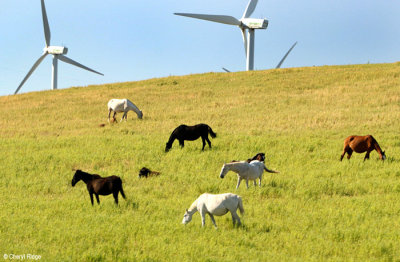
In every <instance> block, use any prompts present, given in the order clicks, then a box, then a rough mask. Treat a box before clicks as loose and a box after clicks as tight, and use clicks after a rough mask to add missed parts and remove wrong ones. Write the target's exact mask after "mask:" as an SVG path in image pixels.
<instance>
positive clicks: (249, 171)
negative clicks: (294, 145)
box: [219, 160, 279, 189]
mask: <svg viewBox="0 0 400 262" xmlns="http://www.w3.org/2000/svg"><path fill="white" fill-rule="evenodd" d="M264 170H265V171H267V172H269V173H279V172H278V171H274V170H269V169H268V168H267V167H266V166H265V165H264V163H263V162H260V161H258V160H253V161H251V162H250V163H248V162H246V161H240V162H233V163H226V164H224V165H223V166H222V169H221V173H220V175H219V177H220V178H224V177H225V175H226V173H228V172H229V171H233V172H235V173H237V176H238V182H237V185H236V189H238V188H239V185H240V182H241V181H242V180H243V179H246V187H247V188H249V180H253V183H254V186H255V185H256V179H257V178H258V179H260V181H259V183H258V185H259V186H260V187H261V179H262V175H263V172H264Z"/></svg>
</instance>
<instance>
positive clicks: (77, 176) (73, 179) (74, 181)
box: [71, 169, 82, 186]
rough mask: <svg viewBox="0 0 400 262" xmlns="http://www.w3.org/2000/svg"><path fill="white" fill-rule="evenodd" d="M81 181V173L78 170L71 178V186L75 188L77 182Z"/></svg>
mask: <svg viewBox="0 0 400 262" xmlns="http://www.w3.org/2000/svg"><path fill="white" fill-rule="evenodd" d="M81 179H82V171H81V170H79V169H78V170H76V171H75V174H74V177H73V178H72V181H71V185H72V186H75V185H76V183H78V182H79V180H81Z"/></svg>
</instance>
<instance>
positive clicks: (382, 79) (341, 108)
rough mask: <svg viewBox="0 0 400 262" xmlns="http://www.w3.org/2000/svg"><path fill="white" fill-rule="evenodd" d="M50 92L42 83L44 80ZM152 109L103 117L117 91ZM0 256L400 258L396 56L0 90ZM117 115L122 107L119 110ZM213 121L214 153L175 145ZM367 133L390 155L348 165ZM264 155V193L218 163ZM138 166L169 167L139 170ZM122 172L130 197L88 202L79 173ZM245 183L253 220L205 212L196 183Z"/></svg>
mask: <svg viewBox="0 0 400 262" xmlns="http://www.w3.org/2000/svg"><path fill="white" fill-rule="evenodd" d="M43 88H45V87H43ZM125 97H126V98H129V99H131V100H132V101H133V102H134V103H135V104H136V105H137V106H138V107H139V108H140V109H141V110H142V111H143V113H144V118H143V120H139V119H137V117H136V114H134V113H133V112H130V113H129V114H128V121H127V122H123V123H118V124H111V125H109V124H107V125H106V126H105V127H100V126H99V125H100V124H102V123H107V115H108V112H107V102H108V100H109V99H111V98H125ZM0 114H1V118H0V127H1V128H0V137H1V138H0V145H1V151H0V154H1V155H0V174H1V182H0V202H1V212H0V236H1V237H0V255H3V254H6V255H10V254H15V255H18V254H36V255H40V256H41V260H42V261H400V133H399V130H400V123H399V119H400V63H394V64H373V65H372V64H371V65H351V66H329V67H328V66H326V67H310V68H291V69H279V70H268V71H253V72H238V73H207V74H200V75H189V76H182V77H168V78H160V79H150V80H146V81H140V82H130V83H115V84H108V85H103V86H88V87H84V88H69V89H64V90H56V91H43V92H33V93H27V94H21V95H17V96H4V97H0ZM121 116H122V114H118V115H117V117H119V118H118V120H119V119H120V118H121ZM197 123H207V124H209V125H210V126H211V127H212V128H213V130H214V131H215V132H216V133H217V138H215V139H211V142H212V145H213V148H212V149H211V150H210V149H209V148H208V147H206V150H205V151H204V152H202V151H201V140H198V141H194V142H187V143H185V147H184V148H183V149H180V148H179V145H178V142H177V141H175V143H174V145H173V147H172V150H171V151H170V152H169V153H164V148H165V143H166V142H167V140H168V138H169V135H170V133H171V132H172V130H173V129H174V128H175V127H176V126H178V125H180V124H188V125H193V124H197ZM353 134H359V135H366V134H372V135H373V136H374V137H375V138H376V140H377V141H378V142H379V144H380V146H381V147H382V149H383V150H386V156H387V158H388V159H387V160H386V161H385V162H382V161H380V160H379V159H378V154H377V153H376V152H375V151H374V152H372V153H371V159H370V160H369V161H365V162H363V158H364V154H353V156H352V158H351V160H350V161H347V159H344V160H343V162H340V161H339V158H340V154H341V152H342V147H343V140H344V138H345V137H347V136H349V135H353ZM258 152H265V153H266V165H267V167H268V168H270V169H274V170H279V171H280V173H279V174H269V173H265V174H264V177H263V185H262V187H261V188H259V187H254V186H253V185H252V184H251V186H250V188H249V189H246V187H245V184H244V183H242V185H241V186H240V188H239V189H238V190H236V189H235V186H236V179H237V178H236V174H234V173H228V174H227V176H226V178H225V179H220V178H219V173H220V171H221V167H222V165H223V163H224V162H228V161H230V160H233V159H236V160H244V159H247V158H249V157H251V156H253V155H255V154H256V153H258ZM143 166H146V167H149V168H150V169H153V170H157V171H160V172H161V173H162V174H161V175H160V176H158V177H152V178H148V179H139V178H138V172H139V169H140V168H142V167H143ZM78 168H79V169H82V170H85V171H87V172H90V173H97V174H100V175H102V176H109V175H118V176H120V177H121V178H122V180H123V186H124V190H125V194H126V195H127V199H126V200H123V199H121V198H120V205H119V207H116V206H115V205H114V202H113V198H112V196H107V197H104V196H103V197H100V201H101V204H100V205H97V204H95V206H94V207H92V206H91V204H90V198H89V195H88V193H87V190H86V186H85V184H84V183H83V182H79V183H78V184H77V185H76V186H75V187H74V188H73V187H72V186H71V179H72V176H73V174H74V171H73V169H78ZM204 192H210V193H227V192H232V193H236V194H239V195H240V196H242V198H243V203H244V209H245V212H246V213H245V215H244V216H242V222H243V226H242V227H239V228H235V227H233V225H232V220H231V216H230V215H226V216H223V217H216V223H217V225H218V229H214V227H213V226H212V223H211V220H210V218H209V217H207V218H206V226H205V227H204V228H201V220H200V215H199V214H198V213H196V214H195V215H194V216H193V220H192V222H191V223H189V224H188V225H186V226H184V225H182V224H181V221H182V218H183V214H184V211H185V209H186V208H188V207H189V206H190V204H191V203H192V202H193V201H194V200H195V199H196V198H197V197H198V196H199V195H200V194H202V193H204Z"/></svg>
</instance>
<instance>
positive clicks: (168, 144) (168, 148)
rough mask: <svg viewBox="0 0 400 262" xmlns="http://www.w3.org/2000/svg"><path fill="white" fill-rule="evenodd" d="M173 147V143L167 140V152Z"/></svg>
mask: <svg viewBox="0 0 400 262" xmlns="http://www.w3.org/2000/svg"><path fill="white" fill-rule="evenodd" d="M171 147H172V143H170V142H167V143H166V144H165V153H166V152H168V151H169V150H170V149H171Z"/></svg>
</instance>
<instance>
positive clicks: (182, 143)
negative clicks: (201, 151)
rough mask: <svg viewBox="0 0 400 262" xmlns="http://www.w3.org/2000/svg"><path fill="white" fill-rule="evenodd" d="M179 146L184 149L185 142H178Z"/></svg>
mask: <svg viewBox="0 0 400 262" xmlns="http://www.w3.org/2000/svg"><path fill="white" fill-rule="evenodd" d="M179 145H180V146H181V148H182V147H184V146H185V140H183V139H182V140H179Z"/></svg>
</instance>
